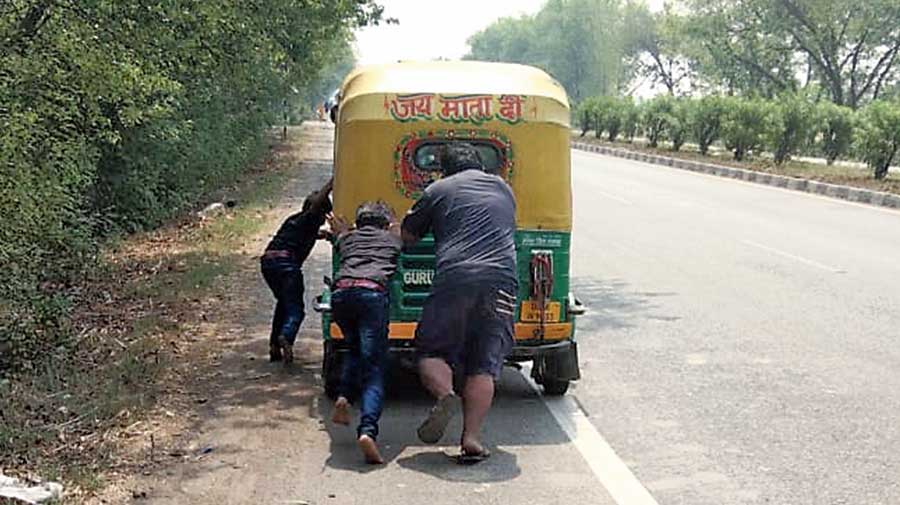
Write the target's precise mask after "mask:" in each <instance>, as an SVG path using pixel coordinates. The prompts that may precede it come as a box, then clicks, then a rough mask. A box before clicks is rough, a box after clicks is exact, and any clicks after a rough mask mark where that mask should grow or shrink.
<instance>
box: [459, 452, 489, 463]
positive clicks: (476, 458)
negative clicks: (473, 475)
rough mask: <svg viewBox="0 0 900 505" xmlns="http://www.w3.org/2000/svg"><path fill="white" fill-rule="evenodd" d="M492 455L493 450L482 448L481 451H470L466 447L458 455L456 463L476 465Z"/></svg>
mask: <svg viewBox="0 0 900 505" xmlns="http://www.w3.org/2000/svg"><path fill="white" fill-rule="evenodd" d="M490 457H491V451H489V450H487V449H482V450H481V451H480V452H470V451H467V450H465V449H463V450H462V452H460V453H459V455H458V456H456V463H457V464H460V465H474V464H476V463H481V462H482V461H484V460H486V459H488V458H490Z"/></svg>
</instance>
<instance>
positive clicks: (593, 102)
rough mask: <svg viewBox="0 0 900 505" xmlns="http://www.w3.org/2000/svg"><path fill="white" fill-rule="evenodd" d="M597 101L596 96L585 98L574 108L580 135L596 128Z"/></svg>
mask: <svg viewBox="0 0 900 505" xmlns="http://www.w3.org/2000/svg"><path fill="white" fill-rule="evenodd" d="M597 101H598V98H597V97H590V98H585V99H584V100H582V101H581V103H580V104H578V107H577V108H576V109H575V115H576V116H577V117H578V126H580V127H581V136H582V137H584V136H585V135H587V132H589V131H591V130H596V129H597Z"/></svg>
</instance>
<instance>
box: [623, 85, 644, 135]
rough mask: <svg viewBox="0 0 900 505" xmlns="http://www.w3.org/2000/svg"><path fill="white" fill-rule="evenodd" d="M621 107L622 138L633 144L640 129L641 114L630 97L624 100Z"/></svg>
mask: <svg viewBox="0 0 900 505" xmlns="http://www.w3.org/2000/svg"><path fill="white" fill-rule="evenodd" d="M619 105H620V106H621V107H622V114H621V115H622V136H624V137H625V140H626V141H628V142H631V141H633V140H634V136H635V135H637V132H638V128H640V125H641V112H640V109H639V108H638V106H637V105H635V103H634V100H632V99H631V97H630V96H629V97H625V98H623V99H622V102H621V103H620V104H619Z"/></svg>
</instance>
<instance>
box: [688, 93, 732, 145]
mask: <svg viewBox="0 0 900 505" xmlns="http://www.w3.org/2000/svg"><path fill="white" fill-rule="evenodd" d="M687 107H688V113H687V121H688V128H689V129H690V138H691V140H693V141H694V142H696V143H697V147H698V149H699V150H700V154H702V155H703V156H706V155H707V154H709V146H711V145H712V144H713V143H714V142H715V141H717V140H719V135H720V134H721V130H722V120H723V117H724V115H725V107H726V102H725V100H723V99H722V98H721V97H718V96H705V97H703V98H701V99H699V100H691V101H690V102H688V105H687Z"/></svg>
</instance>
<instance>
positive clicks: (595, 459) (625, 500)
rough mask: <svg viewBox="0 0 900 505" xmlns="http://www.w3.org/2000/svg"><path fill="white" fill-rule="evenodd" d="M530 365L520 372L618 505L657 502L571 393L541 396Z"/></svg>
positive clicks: (656, 504) (641, 504) (654, 503)
mask: <svg viewBox="0 0 900 505" xmlns="http://www.w3.org/2000/svg"><path fill="white" fill-rule="evenodd" d="M529 368H530V367H527V366H526V367H523V373H522V375H524V376H525V380H526V381H528V384H529V385H531V387H532V389H534V390H535V391H536V392H537V394H538V395H540V396H541V399H542V400H543V402H544V405H546V406H547V409H548V410H549V411H550V414H552V415H553V419H555V420H556V424H558V425H559V427H560V428H562V430H563V432H565V434H566V436H567V437H569V440H570V441H571V442H572V445H574V446H575V448H576V449H578V452H580V453H581V457H582V458H584V461H585V462H586V463H587V464H588V466H589V467H590V468H591V471H592V472H593V473H594V476H595V477H597V480H599V481H600V484H602V485H603V487H604V488H606V492H607V493H609V495H610V496H611V497H612V499H613V500H614V501H615V502H616V503H617V504H618V505H659V503H657V501H656V499H654V498H653V495H651V494H650V491H647V488H645V487H644V485H643V484H641V482H640V481H639V480H638V479H637V477H635V476H634V474H633V473H632V472H631V470H630V469H629V468H628V465H626V464H625V462H623V461H622V460H621V459H620V458H619V456H618V455H617V454H616V451H615V450H613V448H612V446H610V445H609V442H607V441H606V439H604V438H603V435H601V434H600V432H599V431H597V428H595V427H594V425H593V423H591V421H590V419H588V418H587V416H586V415H585V414H584V412H583V411H582V410H581V408H580V407H579V406H578V402H576V401H575V399H574V398H573V397H572V396H560V397H555V398H548V397H546V396H542V395H541V392H540V388H539V387H538V385H537V384H535V383H534V381H533V380H531V370H529Z"/></svg>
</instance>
